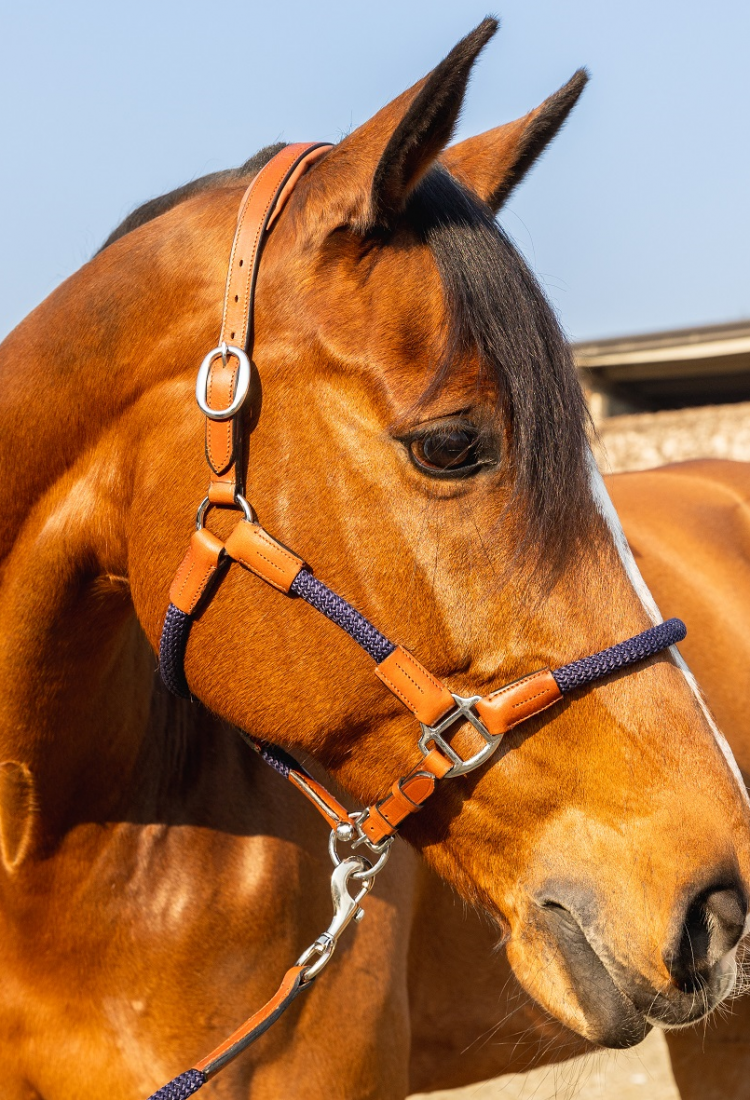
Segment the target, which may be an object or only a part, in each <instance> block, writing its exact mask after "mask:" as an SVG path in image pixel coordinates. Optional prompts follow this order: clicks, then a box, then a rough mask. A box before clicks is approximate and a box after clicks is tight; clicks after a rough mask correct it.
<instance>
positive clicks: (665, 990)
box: [535, 882, 747, 1048]
mask: <svg viewBox="0 0 750 1100" xmlns="http://www.w3.org/2000/svg"><path fill="white" fill-rule="evenodd" d="M537 904H538V905H539V909H538V912H537V919H536V920H535V925H536V929H537V931H538V932H539V933H541V935H542V936H543V937H544V939H545V940H546V941H547V943H548V944H550V946H551V947H552V948H553V950H554V953H555V955H556V956H557V958H558V959H559V960H561V962H562V966H563V969H564V971H565V974H566V977H567V979H568V981H569V982H570V985H571V991H572V992H573V994H574V996H575V998H576V1000H577V1001H578V1004H579V1006H580V1009H581V1012H582V1015H583V1017H584V1018H585V1021H586V1037H587V1038H589V1039H590V1040H591V1041H592V1042H595V1043H598V1044H599V1045H601V1046H604V1047H612V1048H623V1047H630V1046H634V1045H635V1044H636V1043H639V1042H641V1040H642V1039H644V1038H645V1036H646V1035H647V1033H648V1032H649V1031H650V1030H651V1028H652V1027H653V1026H657V1027H662V1028H673V1027H684V1026H687V1025H689V1024H692V1023H695V1022H696V1021H697V1020H700V1019H702V1018H703V1017H704V1016H707V1015H708V1014H709V1013H710V1012H711V1011H712V1010H713V1009H714V1008H715V1007H716V1006H717V1005H718V1004H719V1003H720V1002H721V1001H723V1000H725V999H726V998H727V997H728V996H729V995H730V994H731V993H732V991H733V989H734V986H735V981H736V975H737V964H736V961H735V955H736V950H737V945H738V943H739V941H740V939H741V937H742V936H743V934H744V931H745V922H746V918H747V901H746V898H745V896H744V894H743V892H742V890H741V888H740V887H739V886H738V885H735V884H733V883H726V882H723V883H720V884H717V885H714V886H713V887H709V888H708V889H703V890H701V891H700V892H695V893H694V894H693V895H692V896H691V897H689V898H688V899H687V900H686V902H685V903H684V904H682V905H681V907H680V909H679V912H678V915H677V918H676V919H675V920H674V922H673V924H674V927H675V932H674V934H673V935H672V936H671V937H670V938H669V942H668V943H667V944H666V945H665V947H664V948H663V951H662V958H661V960H659V963H660V965H659V967H658V973H659V975H660V976H657V977H655V976H653V975H649V976H646V975H644V974H643V973H642V972H639V971H638V970H637V969H635V968H634V967H632V966H630V965H628V964H626V963H623V962H622V957H623V955H624V956H625V957H626V958H627V951H626V952H620V953H618V954H619V955H620V958H619V959H618V958H615V956H614V954H613V952H612V951H611V949H610V948H609V946H608V944H607V942H606V941H607V937H606V927H605V929H604V931H603V925H604V922H602V921H601V919H600V918H599V917H598V915H597V914H596V911H595V906H594V905H593V904H592V899H591V898H590V897H587V896H586V895H585V894H584V895H581V894H579V893H578V891H577V890H576V889H575V888H574V887H572V886H568V887H567V888H566V886H565V885H563V884H556V888H555V889H554V890H552V891H545V892H544V893H543V894H542V895H541V896H540V897H538V898H537ZM626 947H627V945H626ZM634 955H635V952H634Z"/></svg>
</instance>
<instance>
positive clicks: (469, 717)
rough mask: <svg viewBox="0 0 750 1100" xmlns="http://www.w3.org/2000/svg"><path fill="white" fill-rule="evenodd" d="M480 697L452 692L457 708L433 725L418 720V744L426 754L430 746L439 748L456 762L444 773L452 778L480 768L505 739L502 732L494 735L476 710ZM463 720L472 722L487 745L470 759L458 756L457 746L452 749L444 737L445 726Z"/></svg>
mask: <svg viewBox="0 0 750 1100" xmlns="http://www.w3.org/2000/svg"><path fill="white" fill-rule="evenodd" d="M451 695H453V692H451ZM481 698H482V696H481V695H470V696H469V697H468V698H464V696H463V695H453V701H454V702H455V704H456V707H455V710H452V711H450V712H449V713H448V714H446V715H445V717H443V718H441V719H440V721H439V722H436V723H435V725H434V726H426V725H425V724H424V722H420V723H419V724H420V726H421V727H422V736H421V737H420V738H419V748H420V751H421V752H422V754H423V756H426V755H427V753H428V752H429V751H430V748H436V749H439V751H440V752H441V753H442V754H443V755H444V756H447V757H448V759H449V760H450V761H452V763H453V767H452V768H451V769H450V771H447V772H446V773H445V776H444V777H443V778H444V779H452V778H453V777H454V776H456V775H465V774H466V772H471V771H473V770H474V768H478V767H479V765H480V764H484V762H485V760H488V759H489V758H490V756H492V754H493V752H494V751H495V749H496V748H497V747H498V745H499V744H500V742H501V741H502V739H503V735H502V734H499V735H498V736H497V737H494V736H493V735H492V734H491V733H490V731H489V730H488V729H487V727H486V726H485V724H484V722H483V721H482V719H481V718H480V717H479V715H478V714H477V712H476V711H475V710H474V704H475V703H478V702H479V700H480V699H481ZM462 721H466V722H470V723H471V725H472V726H473V727H474V729H475V730H476V731H477V733H478V734H479V735H480V736H481V737H482V738H483V740H484V741H486V745H485V746H484V748H483V749H480V750H479V752H477V753H475V754H474V756H470V757H469V759H468V760H464V759H463V757H461V756H459V755H458V753H457V752H456V750H455V749H452V748H451V746H450V745H449V744H448V742H447V741H446V740H445V738H444V737H442V734H443V732H444V731H445V730H448V729H451V728H452V727H453V726H455V724H456V722H462Z"/></svg>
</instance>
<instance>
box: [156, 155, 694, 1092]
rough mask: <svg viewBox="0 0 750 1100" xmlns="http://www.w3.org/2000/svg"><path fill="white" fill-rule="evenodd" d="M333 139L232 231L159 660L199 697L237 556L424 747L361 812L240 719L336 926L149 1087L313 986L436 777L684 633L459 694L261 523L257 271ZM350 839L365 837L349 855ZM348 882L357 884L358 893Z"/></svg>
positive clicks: (288, 160)
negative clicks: (235, 1022) (301, 836)
mask: <svg viewBox="0 0 750 1100" xmlns="http://www.w3.org/2000/svg"><path fill="white" fill-rule="evenodd" d="M330 148H331V146H329V145H324V144H298V145H288V146H286V147H285V148H284V149H282V150H281V152H279V153H277V154H276V156H274V157H273V158H272V159H271V160H270V161H269V162H268V164H266V166H265V167H264V168H263V169H262V170H261V171H260V172H259V173H258V175H257V176H256V177H255V179H254V180H253V182H252V183H251V184H250V186H249V187H248V189H247V191H246V192H245V195H244V196H243V199H242V202H241V205H240V211H239V216H238V222H237V230H236V233H235V237H234V242H233V244H232V252H231V256H230V262H229V272H228V275H227V285H226V292H225V297H224V312H223V317H222V327H221V334H220V338H219V344H218V345H217V347H216V348H214V349H213V350H212V351H210V352H209V353H208V355H207V356H206V357H205V359H204V360H203V363H202V364H201V367H200V370H199V372H198V382H197V386H196V398H197V401H198V404H199V406H200V408H201V410H202V411H203V412H204V414H205V416H206V459H207V462H208V465H209V486H208V492H207V495H206V496H205V498H204V499H203V501H202V502H201V504H200V506H199V508H198V514H197V518H196V530H195V532H194V533H193V535H192V538H191V540H190V545H189V547H188V550H187V553H186V554H185V557H184V559H183V561H182V563H181V565H180V568H179V569H178V571H177V574H176V576H175V578H174V581H173V582H172V586H171V588H170V592H169V599H170V603H169V608H168V610H167V614H166V617H165V620H164V626H163V629H162V636H161V643H160V651H159V660H160V670H161V675H162V678H163V680H164V683H165V684H166V686H167V687H168V688H169V689H170V691H172V692H173V693H174V694H176V695H181V696H184V697H190V692H189V688H188V685H187V682H186V680H185V672H184V656H185V650H186V647H187V642H188V637H189V634H190V630H191V626H192V623H193V620H194V616H195V615H196V613H197V612H198V611H200V610H202V609H203V608H204V607H205V605H206V603H207V602H208V601H209V600H210V599H211V597H212V595H213V593H214V592H215V590H216V586H217V582H218V580H219V578H220V576H221V575H222V573H223V571H224V570H225V569H226V568H228V567H229V566H230V564H231V563H232V562H238V563H239V564H240V565H242V566H244V567H245V569H247V570H248V571H249V572H251V573H253V574H254V575H255V576H256V577H259V578H260V579H261V580H263V581H265V582H266V583H267V584H270V585H272V586H273V587H274V588H276V589H277V590H278V591H279V592H282V593H284V594H286V595H289V596H292V597H297V598H301V599H304V600H305V601H306V602H308V603H310V604H311V605H312V606H313V607H315V608H316V609H317V610H318V611H320V612H321V613H322V614H324V615H326V617H328V618H329V619H331V621H332V622H334V623H336V625H338V626H339V627H341V628H342V629H343V630H345V631H346V632H347V633H348V634H349V635H350V636H351V637H352V638H353V640H354V641H356V642H357V643H358V644H359V645H360V646H362V648H363V649H365V650H366V651H367V652H368V653H369V654H370V656H372V657H373V659H374V660H375V662H376V667H375V674H376V675H377V676H378V678H379V679H380V680H381V681H382V683H383V684H384V685H385V686H386V687H387V688H388V689H389V690H390V691H392V692H393V694H394V695H395V696H396V697H397V698H398V699H399V700H400V702H401V703H402V704H403V705H404V706H405V707H407V708H408V709H409V710H410V711H411V712H412V713H413V714H414V716H415V717H416V718H417V720H418V721H419V723H420V725H421V730H422V732H421V736H420V737H419V739H418V747H419V750H420V753H421V759H420V760H419V761H418V762H417V763H416V764H415V766H414V767H413V768H412V770H411V771H410V772H409V773H408V774H407V775H405V776H402V777H400V778H397V779H396V781H395V782H394V784H393V786H392V788H391V791H390V792H389V794H387V795H386V796H385V798H383V799H382V800H381V801H379V802H377V803H375V804H373V805H371V806H369V807H367V808H366V809H365V810H363V811H360V812H357V813H353V814H352V813H348V812H347V810H346V809H345V808H344V807H343V806H342V805H341V804H340V803H339V801H338V800H337V799H336V798H334V797H333V795H331V794H330V793H329V792H328V791H327V790H326V789H325V788H324V787H323V786H322V785H321V784H320V783H318V782H317V780H315V779H313V778H312V776H310V775H309V774H308V773H307V772H306V771H305V769H304V768H302V767H301V765H299V764H298V763H297V761H295V760H294V759H293V758H292V757H290V756H289V755H288V754H287V753H285V752H284V751H283V750H281V749H279V748H277V747H276V746H273V745H270V744H268V743H266V742H263V741H260V740H258V739H256V738H254V737H252V736H251V735H248V734H245V733H243V734H242V736H243V737H244V739H245V740H246V741H247V742H248V743H249V744H250V745H251V747H252V748H254V749H255V750H256V751H257V752H258V753H259V754H260V755H261V756H262V757H263V758H264V759H265V760H266V762H267V763H269V764H271V766H272V767H274V768H275V769H276V770H277V771H279V772H280V773H281V774H282V775H284V776H285V777H286V778H288V779H289V780H290V781H291V782H292V783H294V785H295V786H296V787H297V788H298V789H299V790H301V791H302V793H303V794H305V795H306V797H307V798H308V799H309V800H310V801H311V802H312V804H313V805H314V806H315V807H316V809H317V810H318V811H319V812H320V813H321V814H322V815H323V817H324V818H325V819H326V821H327V823H328V825H329V826H330V827H331V830H332V832H331V841H330V849H331V856H332V859H333V862H334V865H335V869H334V872H333V878H332V895H333V900H334V919H333V922H332V924H331V926H330V927H329V929H328V930H327V931H326V932H325V933H324V934H323V935H322V936H320V937H318V939H317V940H316V941H315V943H314V944H313V945H312V946H311V947H310V948H308V949H307V951H305V952H304V954H303V955H302V956H301V958H300V959H299V960H298V962H297V964H296V965H295V966H294V967H292V968H291V969H290V970H289V971H287V974H286V975H285V977H284V980H283V981H282V984H281V987H280V988H279V990H278V992H277V993H276V994H275V995H274V997H273V998H272V999H271V1000H270V1001H269V1002H268V1004H267V1005H266V1006H265V1007H264V1008H263V1009H261V1010H260V1011H259V1012H258V1013H256V1014H255V1015H254V1016H252V1017H251V1018H250V1019H249V1020H248V1021H247V1022H246V1023H245V1024H244V1025H242V1027H240V1028H239V1029H238V1031H236V1032H235V1033H234V1035H232V1036H231V1037H230V1038H229V1039H228V1040H227V1041H226V1042H225V1043H224V1044H222V1045H221V1046H220V1047H219V1048H217V1050H215V1051H214V1052H213V1053H212V1054H211V1055H209V1056H208V1058H206V1059H204V1060H203V1061H202V1062H200V1063H198V1064H197V1065H196V1066H195V1067H194V1068H193V1069H191V1070H189V1071H188V1072H187V1073H184V1074H182V1075H180V1077H177V1078H175V1079H174V1081H172V1082H170V1083H169V1084H168V1085H165V1086H164V1088H163V1089H160V1090H159V1091H158V1092H157V1093H155V1094H154V1096H153V1097H152V1098H151V1100H182V1098H183V1097H188V1096H190V1095H191V1094H192V1093H193V1092H195V1091H196V1090H197V1089H199V1088H200V1087H201V1086H202V1085H203V1084H204V1083H205V1081H207V1080H208V1079H209V1078H210V1077H211V1076H213V1075H214V1074H215V1073H217V1072H218V1071H219V1070H220V1069H221V1068H223V1066H224V1065H226V1064H227V1063H228V1062H229V1061H231V1060H232V1059H233V1058H234V1057H236V1056H237V1054H239V1053H240V1051H242V1050H244V1049H245V1048H246V1047H247V1046H248V1045H249V1044H250V1043H251V1042H253V1041H254V1040H255V1039H256V1038H258V1036H259V1035H261V1034H262V1033H263V1032H264V1031H265V1030H266V1029H267V1028H268V1027H270V1025H271V1024H272V1023H273V1022H274V1020H276V1019H277V1018H278V1016H279V1015H281V1013H282V1012H283V1011H284V1009H285V1008H286V1007H288V1005H289V1004H291V1001H292V1000H293V999H294V998H295V997H296V996H297V994H298V993H299V992H301V990H303V989H305V988H307V987H309V985H311V984H312V982H313V981H314V980H315V978H316V977H317V976H318V974H319V973H320V972H321V970H322V969H323V967H324V966H325V965H326V964H327V962H328V960H329V959H330V957H331V955H332V953H333V949H334V947H335V944H336V940H337V938H338V936H339V935H340V934H341V932H342V931H343V929H344V928H345V927H346V926H347V925H348V924H349V922H350V921H351V920H352V919H359V916H361V915H362V910H361V909H360V908H359V902H360V901H361V900H362V899H363V897H364V896H365V894H366V893H367V892H368V891H369V890H370V888H371V887H372V884H373V881H374V877H375V875H376V874H377V872H378V871H379V870H380V868H381V867H382V866H383V864H384V863H385V860H386V858H387V855H388V852H389V848H390V845H391V843H392V841H393V838H394V836H395V834H396V832H397V830H398V828H399V827H400V825H401V824H402V823H403V822H404V821H405V820H406V819H407V818H408V817H409V816H410V815H411V814H413V813H415V812H417V811H419V810H421V809H422V806H423V805H424V803H425V802H426V801H427V799H428V798H429V797H430V796H431V795H432V794H433V793H434V791H435V789H436V787H437V784H438V781H439V780H442V779H446V778H453V777H456V776H459V775H463V774H465V773H466V772H469V771H472V770H473V769H474V768H477V767H479V766H480V765H482V764H483V763H484V762H485V761H486V760H487V759H489V757H490V756H491V755H492V754H493V753H494V752H495V750H496V749H497V747H498V746H499V744H500V742H501V740H502V738H503V736H504V735H505V733H507V732H508V730H510V729H513V728H514V727H515V726H517V725H519V723H521V722H524V721H526V720H527V719H528V718H531V717H533V716H534V715H536V714H539V713H541V712H542V711H544V710H546V709H547V708H548V707H551V706H553V705H554V704H555V703H557V702H559V701H560V700H561V699H562V698H563V696H564V695H566V694H568V693H569V692H572V691H575V690H577V689H580V688H582V687H585V686H587V685H588V684H590V683H594V682H596V681H597V680H600V679H602V678H603V677H605V676H608V675H610V674H611V673H612V672H614V671H616V670H617V669H620V668H625V667H627V666H629V665H632V664H634V663H636V662H639V661H642V660H644V659H646V658H647V657H650V656H652V655H653V654H655V653H658V652H660V651H661V650H664V649H666V648H668V647H669V646H671V645H673V644H674V643H676V642H678V641H681V640H682V639H683V638H684V637H685V634H686V629H685V626H684V624H683V623H682V622H681V621H680V620H679V619H670V620H668V621H667V622H665V623H660V624H659V625H658V626H655V627H651V628H650V629H649V630H646V631H643V632H642V633H641V634H638V635H636V636H635V637H634V638H629V639H627V640H626V641H624V642H620V643H619V644H617V645H614V646H612V647H611V648H609V649H605V650H602V651H600V652H599V653H595V654H593V655H591V656H588V657H583V658H580V659H579V660H577V661H573V662H572V663H570V664H568V665H564V666H562V667H561V668H558V669H555V670H551V669H549V668H544V669H540V670H539V671H536V672H532V673H530V674H529V675H528V676H524V677H522V678H521V679H520V680H516V681H515V682H513V683H511V684H507V685H505V686H503V687H500V688H498V689H497V690H495V691H493V692H491V693H490V694H489V695H486V696H470V697H468V698H467V697H462V696H459V695H456V694H454V693H452V692H451V691H449V689H448V688H447V687H446V686H445V685H444V684H443V683H442V682H441V681H440V680H439V679H438V678H437V677H436V676H434V675H433V674H432V673H430V672H429V671H428V670H427V669H426V668H424V666H423V665H421V664H420V662H419V661H418V660H417V659H416V657H414V656H413V654H411V653H410V652H409V651H408V650H406V649H404V648H403V646H400V645H394V644H393V643H392V642H390V641H389V640H388V639H387V638H386V637H385V636H384V635H383V634H381V633H380V631H379V630H378V629H377V628H376V627H375V626H373V624H372V623H370V622H368V620H367V619H366V618H365V617H364V616H363V615H361V614H360V613H359V612H358V611H357V610H356V609H355V608H354V607H352V606H351V604H349V603H348V602H347V601H346V600H344V599H343V598H342V597H341V596H339V595H337V594H336V593H335V592H333V591H332V590H331V589H330V588H328V587H327V586H326V585H325V584H324V583H323V582H322V581H320V580H318V578H316V577H315V576H314V575H313V573H312V571H311V570H310V568H309V567H308V566H307V565H306V564H305V563H304V561H303V560H302V559H301V558H300V557H298V556H297V555H296V554H295V553H294V552H293V551H291V550H289V549H288V548H287V547H285V546H284V545H282V544H281V543H280V542H278V541H277V540H276V539H275V538H274V537H273V536H272V535H270V534H269V533H268V532H267V531H265V530H264V528H263V527H261V526H260V524H259V523H258V521H257V519H256V516H255V513H254V511H253V509H252V507H251V506H250V505H249V504H248V502H247V501H246V500H245V498H244V496H243V478H242V430H241V426H242V415H243V412H246V410H245V408H244V405H245V401H246V398H247V394H248V390H249V383H250V361H249V357H248V356H249V350H250V349H251V348H252V335H253V334H252V325H253V303H254V291H255V283H256V279H257V274H258V267H259V263H260V258H261V251H262V246H263V242H264V240H265V237H266V235H267V233H268V231H269V230H270V229H271V227H272V225H273V223H274V222H275V220H276V218H277V217H278V216H279V214H280V212H281V210H282V208H283V206H284V204H285V202H286V200H287V199H288V197H289V195H290V194H291V191H292V189H293V188H294V186H295V184H296V183H297V181H298V180H299V179H300V177H301V176H302V175H303V173H304V172H305V171H307V170H308V169H309V168H310V167H311V166H312V165H313V164H314V163H315V161H317V160H318V159H319V158H320V157H321V156H323V155H324V154H325V153H326V152H327V151H328V150H329V149H330ZM213 506H219V507H225V508H233V509H235V510H237V511H239V512H241V513H242V517H241V518H240V519H239V520H238V522H237V524H236V526H235V527H234V529H233V530H232V531H231V533H230V535H229V537H228V538H227V539H226V541H225V542H222V540H221V539H219V538H217V537H216V536H215V535H213V534H211V533H210V532H209V531H208V530H207V529H206V528H205V527H204V518H205V515H206V513H207V511H208V510H209V509H210V508H211V507H213ZM467 722H468V723H469V724H470V726H471V727H472V728H473V731H474V733H475V734H476V738H475V748H474V751H473V752H472V753H471V755H469V756H468V757H464V756H461V755H459V753H458V752H457V751H456V750H455V748H454V747H453V745H452V744H451V740H450V734H451V732H452V731H454V730H455V729H457V728H458V727H459V725H461V726H463V725H465V724H466V723H467ZM339 843H343V844H349V845H351V847H352V849H356V848H361V849H364V850H366V851H367V853H368V854H369V856H370V858H367V857H366V856H363V855H360V854H356V852H354V851H352V853H351V854H350V855H349V856H347V857H346V858H344V859H342V858H341V857H340V856H339V855H338V852H337V845H338V844H339ZM350 882H351V883H354V882H356V883H358V884H359V885H360V891H359V893H358V894H357V895H356V896H355V897H351V896H350V894H349V887H350Z"/></svg>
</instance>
